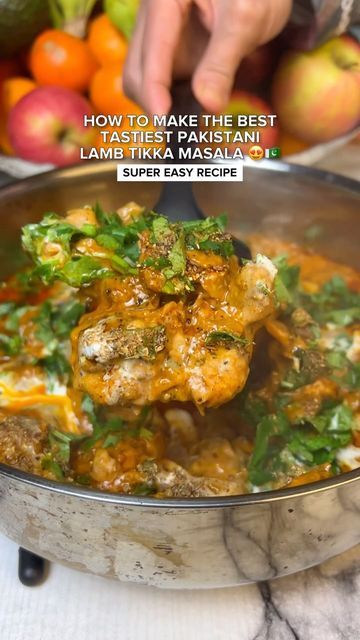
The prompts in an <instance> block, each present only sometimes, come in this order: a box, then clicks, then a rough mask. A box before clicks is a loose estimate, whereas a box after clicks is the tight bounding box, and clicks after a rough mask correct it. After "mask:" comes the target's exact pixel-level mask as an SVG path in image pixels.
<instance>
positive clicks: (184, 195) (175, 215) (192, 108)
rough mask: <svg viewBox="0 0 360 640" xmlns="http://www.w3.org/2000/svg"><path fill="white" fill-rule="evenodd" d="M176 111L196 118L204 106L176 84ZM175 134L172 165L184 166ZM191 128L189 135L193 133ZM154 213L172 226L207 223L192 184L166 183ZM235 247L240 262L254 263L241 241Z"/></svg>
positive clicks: (182, 85) (188, 89)
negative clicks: (158, 214) (174, 223)
mask: <svg viewBox="0 0 360 640" xmlns="http://www.w3.org/2000/svg"><path fill="white" fill-rule="evenodd" d="M172 97H173V107H172V111H171V113H172V114H173V115H175V116H181V115H188V114H191V115H192V114H195V115H200V113H201V106H200V105H199V103H198V102H197V101H196V100H195V98H194V96H193V93H192V91H191V87H190V85H189V83H188V82H183V83H180V84H177V85H176V86H175V87H174V89H173V92H172ZM173 131H174V134H173V136H172V141H171V144H170V148H171V151H172V154H173V157H174V160H173V161H172V162H175V163H176V164H185V161H184V160H181V159H180V155H179V150H180V148H182V145H181V144H179V141H178V138H177V135H176V133H177V129H176V128H174V129H173ZM190 131H191V129H190V128H189V129H188V131H187V133H190ZM155 211H157V212H158V213H161V214H163V215H165V216H167V217H168V218H169V220H171V222H179V221H181V222H184V221H186V222H188V221H190V220H196V219H197V218H199V219H200V220H202V219H204V218H205V217H206V216H205V214H204V213H203V212H202V211H201V209H200V207H199V206H198V204H197V202H196V198H195V195H194V191H193V185H192V183H191V182H164V183H163V187H162V191H161V194H160V198H159V201H158V202H157V204H156V206H155ZM233 244H234V249H235V254H236V255H237V257H238V258H239V260H241V259H242V258H245V259H247V260H250V259H251V252H250V249H249V247H248V246H247V245H246V244H245V243H244V242H242V241H241V240H238V239H237V238H233Z"/></svg>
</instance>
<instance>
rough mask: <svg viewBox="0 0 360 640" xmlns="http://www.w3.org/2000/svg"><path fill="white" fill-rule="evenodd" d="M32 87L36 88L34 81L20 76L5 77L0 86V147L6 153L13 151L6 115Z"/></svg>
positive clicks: (11, 153)
mask: <svg viewBox="0 0 360 640" xmlns="http://www.w3.org/2000/svg"><path fill="white" fill-rule="evenodd" d="M33 89H36V83H35V82H34V81H33V80H31V79H30V78H23V77H20V76H15V77H14V78H7V79H6V80H4V82H3V83H2V85H1V87H0V105H1V113H0V148H1V149H2V151H4V152H5V153H7V154H8V155H13V153H14V151H13V149H12V146H11V144H10V140H9V137H8V134H7V120H8V115H9V113H10V110H11V109H12V108H13V107H14V106H15V105H16V103H17V102H19V100H21V98H22V97H23V96H26V94H27V93H30V91H33Z"/></svg>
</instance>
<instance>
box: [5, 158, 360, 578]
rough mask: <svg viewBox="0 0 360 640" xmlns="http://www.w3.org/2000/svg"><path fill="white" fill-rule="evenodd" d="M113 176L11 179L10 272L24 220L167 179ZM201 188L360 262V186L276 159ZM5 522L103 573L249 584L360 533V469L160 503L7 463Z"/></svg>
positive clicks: (214, 206) (242, 215)
mask: <svg viewBox="0 0 360 640" xmlns="http://www.w3.org/2000/svg"><path fill="white" fill-rule="evenodd" d="M115 176H116V170H115V165H114V164H105V163H102V164H96V163H94V164H92V163H88V164H84V165H82V166H77V167H73V168H69V169H64V170H60V171H54V172H51V173H48V174H45V175H42V176H38V177H34V178H30V179H27V180H23V181H21V182H19V183H17V184H15V185H12V186H8V187H6V188H4V189H3V190H2V191H1V192H0V220H1V237H0V252H1V253H0V255H1V269H2V275H4V274H5V273H9V272H11V271H12V270H14V268H15V267H16V265H17V262H16V250H15V248H16V246H18V237H19V229H20V227H21V226H22V225H23V224H25V223H27V222H29V221H34V220H37V219H39V217H40V216H41V215H42V214H43V213H44V212H45V211H50V210H55V211H57V212H59V213H60V212H65V211H66V210H67V209H69V208H75V207H77V206H83V205H84V204H94V203H95V202H96V201H99V202H100V203H101V204H102V205H103V206H104V207H105V208H110V209H111V208H115V207H118V206H119V205H121V204H122V203H124V202H126V201H129V200H137V201H138V202H140V203H142V204H144V205H146V206H148V207H151V205H152V204H153V203H154V202H156V201H157V198H158V194H159V185H157V184H151V183H144V184H139V183H133V184H117V183H116V177H115ZM195 190H196V192H197V196H198V199H199V203H200V206H201V207H202V209H203V210H204V211H206V212H207V213H208V214H218V213H221V212H224V211H225V212H228V214H229V221H230V228H231V230H232V231H233V232H234V233H237V234H239V235H240V236H242V237H246V235H247V234H249V233H251V232H253V231H258V232H260V233H263V234H264V233H265V234H275V235H277V236H280V237H282V238H286V239H288V240H297V241H300V242H304V241H305V239H306V238H309V237H310V236H311V237H312V238H313V240H312V246H314V248H315V249H316V250H319V251H321V252H322V253H324V254H325V255H328V256H331V257H332V258H334V259H335V260H340V261H343V262H346V263H348V264H353V265H355V266H358V267H360V258H359V237H360V189H359V185H358V183H355V182H352V181H350V180H347V179H344V178H340V177H336V176H334V175H331V174H326V173H323V172H320V171H315V170H313V169H304V168H300V167H295V166H289V165H286V164H280V163H271V162H269V163H267V164H263V163H262V164H261V166H260V167H258V166H256V167H255V165H254V166H252V167H245V182H244V183H243V184H236V183H227V184H226V185H224V184H220V183H214V184H210V183H206V184H205V183H203V184H198V185H196V189H195ZM309 229H310V231H309ZM314 236H315V237H314ZM214 384H215V381H214ZM0 531H1V532H3V533H4V534H5V535H7V536H8V537H9V538H11V539H12V540H14V541H15V542H17V543H18V544H19V545H21V546H22V547H24V548H26V549H28V550H30V551H32V552H35V553H36V554H39V555H41V556H43V557H45V558H47V559H49V560H51V561H54V562H60V563H63V564H66V565H67V566H69V567H72V568H74V569H80V570H83V571H88V572H92V573H94V574H97V575H101V576H106V577H111V578H117V579H119V580H128V581H133V582H139V583H142V584H150V585H154V586H157V587H164V588H196V587H227V586H231V585H239V584H243V583H247V582H253V581H258V580H267V579H270V578H274V577H276V576H282V575H286V574H290V573H293V572H295V571H299V570H300V569H304V568H306V567H310V566H311V565H314V564H317V563H319V562H322V561H323V560H326V559H327V558H330V557H332V556H334V555H336V554H338V553H341V552H342V551H345V550H346V549H348V548H349V547H351V546H352V545H355V544H356V543H358V542H360V470H357V471H353V472H351V473H346V474H343V475H341V476H339V477H337V478H333V479H329V480H324V481H322V482H317V483H314V484H309V485H306V486H303V487H297V488H291V489H283V490H279V491H271V492H268V493H258V494H255V495H244V496H232V497H224V498H221V497H219V498H201V499H176V500H175V499H167V500H156V499H153V498H150V497H146V498H145V497H144V498H143V497H135V496H122V495H114V494H107V493H100V492H97V491H91V490H88V489H82V488H79V487H75V486H72V485H66V484H60V483H57V482H51V481H48V480H44V479H42V478H38V477H35V476H32V475H29V474H26V473H23V472H21V471H17V470H16V469H13V468H10V467H8V466H6V465H0Z"/></svg>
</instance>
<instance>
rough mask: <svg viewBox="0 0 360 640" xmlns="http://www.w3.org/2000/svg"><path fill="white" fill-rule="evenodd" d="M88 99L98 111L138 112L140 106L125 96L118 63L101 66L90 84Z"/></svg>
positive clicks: (107, 112)
mask: <svg viewBox="0 0 360 640" xmlns="http://www.w3.org/2000/svg"><path fill="white" fill-rule="evenodd" d="M89 93H90V100H91V102H92V104H93V106H94V107H95V109H96V111H97V112H98V113H103V114H106V115H107V114H116V113H123V114H125V115H126V114H136V115H138V114H140V113H143V111H142V110H141V109H140V107H139V106H138V105H137V104H135V102H132V100H130V99H129V98H127V97H126V95H125V94H124V90H123V81H122V72H121V69H120V68H119V66H118V65H111V66H109V67H101V68H100V69H99V70H98V71H97V72H96V73H95V75H94V77H93V79H92V81H91V84H90V92H89Z"/></svg>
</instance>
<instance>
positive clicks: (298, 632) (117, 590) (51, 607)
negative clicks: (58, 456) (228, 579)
mask: <svg viewBox="0 0 360 640" xmlns="http://www.w3.org/2000/svg"><path fill="white" fill-rule="evenodd" d="M0 557H1V563H0V638H2V639H4V640H8V639H9V640H10V639H11V640H49V638H51V640H73V638H76V640H88V638H91V640H117V639H118V638H119V639H121V640H205V639H206V640H325V639H326V640H357V638H358V637H359V629H360V613H359V606H358V603H359V598H360V546H358V547H355V548H353V549H351V550H350V551H348V552H346V553H344V554H342V555H341V556H338V557H337V558H334V559H332V560H329V561H327V562H325V563H324V564H322V565H320V566H319V567H315V568H313V569H308V570H307V571H302V572H301V573H298V574H295V575H293V576H289V577H286V578H280V579H278V580H273V581H271V582H264V583H261V584H257V585H249V586H242V587H236V588H231V589H212V590H206V591H174V590H166V591H162V590H159V589H155V588H153V587H144V586H140V585H134V584H125V583H119V582H115V581H109V580H105V579H103V578H97V577H94V576H89V575H86V574H83V573H79V572H76V571H72V570H70V569H66V568H64V567H62V566H59V565H53V566H51V568H50V573H49V576H48V579H47V581H46V582H45V583H44V584H43V585H42V586H39V587H35V588H32V589H30V588H27V587H24V586H22V585H21V584H20V582H19V581H18V580H17V547H16V545H15V544H14V543H12V542H10V541H9V540H7V539H6V538H4V537H2V536H0Z"/></svg>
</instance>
